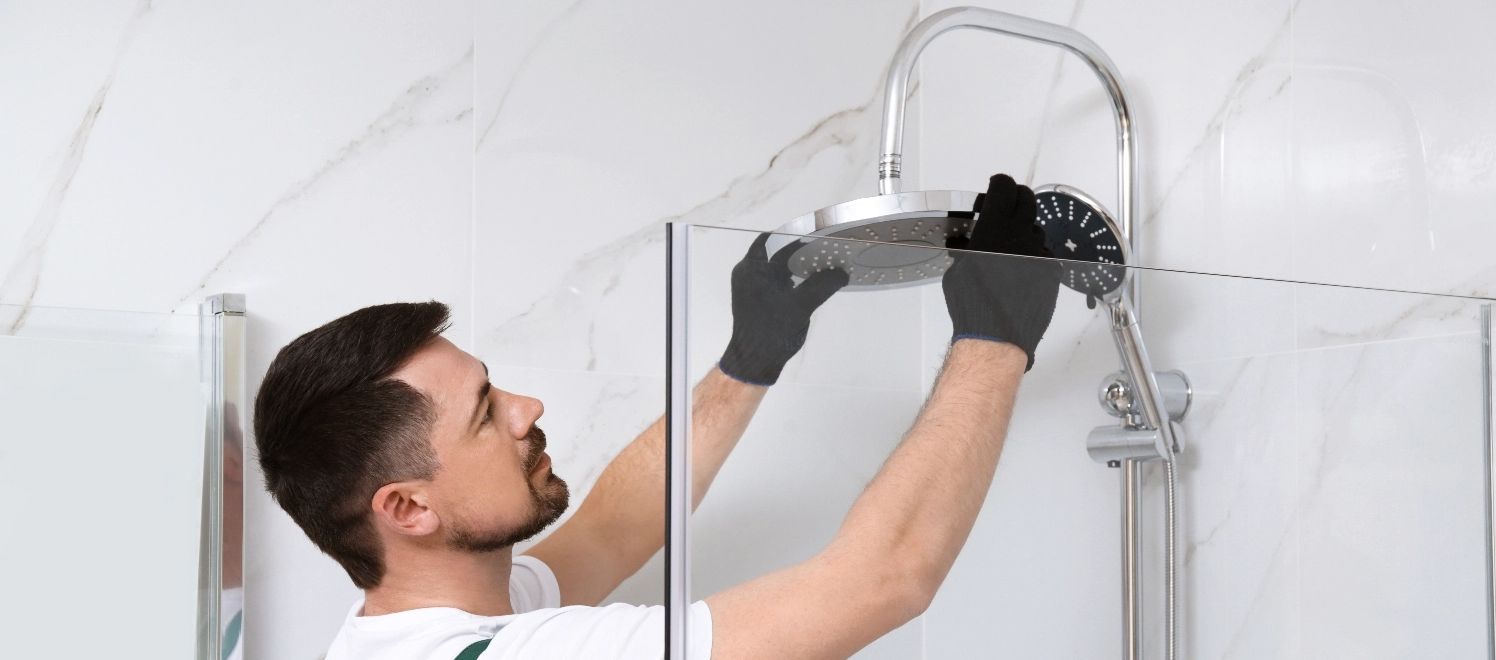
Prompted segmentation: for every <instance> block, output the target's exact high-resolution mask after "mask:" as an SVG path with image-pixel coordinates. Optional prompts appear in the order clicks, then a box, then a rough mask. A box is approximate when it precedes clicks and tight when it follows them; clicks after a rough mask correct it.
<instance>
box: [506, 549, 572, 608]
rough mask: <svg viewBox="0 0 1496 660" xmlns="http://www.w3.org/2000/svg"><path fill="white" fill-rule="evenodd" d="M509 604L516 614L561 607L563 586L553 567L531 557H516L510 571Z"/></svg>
mask: <svg viewBox="0 0 1496 660" xmlns="http://www.w3.org/2000/svg"><path fill="white" fill-rule="evenodd" d="M509 603H510V605H511V606H513V607H514V613H515V614H524V613H525V612H534V611H535V610H539V609H545V608H548V607H561V585H560V584H559V583H557V582H556V574H555V573H553V572H551V567H550V566H546V565H545V562H543V561H540V560H539V559H536V558H535V557H531V556H529V555H519V556H516V557H515V558H514V567H513V568H512V569H510V571H509Z"/></svg>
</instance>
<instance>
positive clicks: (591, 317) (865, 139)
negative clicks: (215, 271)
mask: <svg viewBox="0 0 1496 660" xmlns="http://www.w3.org/2000/svg"><path fill="white" fill-rule="evenodd" d="M880 83H881V81H880ZM918 89H919V84H918V83H917V82H916V83H915V84H913V85H911V86H910V90H909V95H910V96H911V97H913V96H914V95H915V94H917V92H918ZM881 101H882V85H881V84H880V85H879V86H878V89H877V90H876V91H875V93H874V94H873V95H872V96H871V97H870V98H868V99H867V100H866V101H864V102H863V103H861V104H859V105H857V106H854V107H851V108H846V109H843V110H839V111H837V112H833V113H831V114H830V115H828V116H826V117H823V118H821V119H820V120H818V121H817V122H816V123H815V124H814V125H813V126H811V127H810V128H809V129H807V130H806V131H805V132H804V133H802V134H801V135H800V136H798V137H796V138H795V139H794V140H791V141H790V142H789V144H787V145H785V146H784V147H782V148H780V149H779V150H778V151H776V152H774V154H773V155H771V156H770V157H769V159H768V162H767V163H765V165H764V166H763V168H762V169H760V170H759V171H757V172H754V173H751V174H744V175H742V176H739V177H737V178H735V179H733V181H732V183H731V184H729V185H728V187H727V189H726V190H723V191H722V192H720V193H717V194H716V195H714V196H712V197H711V198H709V199H707V200H706V201H703V202H701V203H699V204H697V205H696V206H693V207H692V208H690V209H687V210H685V211H682V212H680V213H676V214H674V215H670V216H666V217H663V218H659V219H657V220H655V221H653V222H651V223H649V224H648V225H646V226H644V227H641V228H639V229H636V230H634V231H633V232H630V233H629V234H627V235H624V236H622V237H620V238H617V239H614V240H613V241H611V242H609V243H608V244H606V245H603V246H601V247H599V248H596V249H594V250H592V251H590V252H587V253H585V254H583V255H580V256H579V257H578V258H577V259H576V260H574V261H573V262H572V264H571V266H570V267H569V268H568V269H567V271H566V273H565V274H564V275H563V276H562V278H561V283H560V284H559V285H558V286H555V287H553V288H552V289H551V290H550V291H549V292H547V293H545V294H543V295H541V296H540V297H539V298H537V299H536V300H535V301H534V302H532V303H531V304H530V306H529V307H528V308H526V309H525V310H524V311H522V312H520V313H519V314H517V315H515V316H512V317H510V318H508V319H505V320H503V321H500V322H498V323H497V324H496V325H495V326H494V328H493V329H492V330H489V331H488V335H489V337H490V338H491V339H492V340H493V341H496V342H505V341H512V340H518V339H522V338H524V337H527V336H532V335H535V334H537V333H541V332H543V331H544V329H545V328H549V327H554V326H555V325H557V324H561V323H565V322H568V320H570V319H576V318H584V319H588V320H587V323H588V328H587V333H586V334H587V337H588V342H587V359H586V360H585V364H586V365H587V367H586V368H587V369H591V368H593V367H595V366H596V364H597V350H596V347H595V342H594V338H595V335H596V332H597V315H596V314H594V313H592V310H594V309H596V308H597V306H598V304H599V303H600V301H601V300H602V299H603V298H605V297H606V296H607V295H608V293H609V292H611V291H612V290H613V289H614V288H615V287H616V286H618V283H619V278H620V277H621V276H622V274H623V272H624V270H625V268H624V267H625V265H626V264H627V263H629V262H630V261H632V260H633V259H634V258H636V257H637V256H638V255H639V254H640V253H642V252H644V251H646V250H648V249H649V248H650V247H652V246H655V245H658V244H661V243H663V241H664V232H663V231H661V228H662V227H663V226H664V225H666V224H669V223H680V224H694V225H712V226H722V227H734V226H737V222H736V219H737V218H741V217H743V216H745V215H748V214H750V213H752V212H753V211H754V210H755V209H757V208H758V207H759V206H760V205H761V204H763V203H764V202H766V201H767V200H769V199H771V198H773V197H774V196H775V195H776V194H778V193H779V192H781V191H782V190H784V189H785V188H786V187H788V186H789V185H790V184H791V183H792V182H794V180H795V178H796V176H797V174H798V173H799V172H800V171H801V169H802V168H804V167H805V165H806V164H807V163H809V162H810V161H811V160H812V159H814V158H816V157H817V156H819V155H821V154H822V153H824V152H826V151H828V150H831V149H841V150H843V151H845V152H846V153H847V154H848V157H849V161H850V167H851V169H869V168H868V167H867V166H868V164H870V163H872V162H873V161H874V159H875V157H876V154H874V151H876V149H875V148H874V145H875V143H876V140H877V137H878V136H877V135H876V134H874V133H872V132H871V131H869V130H867V127H869V126H874V125H875V124H874V123H873V122H871V121H869V119H870V118H869V117H868V113H869V112H880V111H881V110H882V106H881V103H880V102H881Z"/></svg>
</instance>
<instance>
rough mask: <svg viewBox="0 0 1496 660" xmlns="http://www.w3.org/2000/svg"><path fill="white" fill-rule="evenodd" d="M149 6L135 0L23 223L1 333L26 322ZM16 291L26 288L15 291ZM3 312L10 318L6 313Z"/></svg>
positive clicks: (2, 287)
mask: <svg viewBox="0 0 1496 660" xmlns="http://www.w3.org/2000/svg"><path fill="white" fill-rule="evenodd" d="M150 11H151V0H141V2H139V3H137V4H136V7H135V13H134V14H133V15H132V16H131V17H130V20H129V22H128V23H127V24H126V25H125V28H124V31H123V33H122V34H121V36H120V39H119V43H118V45H117V46H115V49H114V56H113V57H112V58H111V63H110V66H109V72H108V73H107V74H106V75H105V76H104V80H103V82H101V83H99V87H98V89H97V90H95V91H94V94H93V98H92V99H91V100H90V101H89V104H88V107H87V108H86V109H85V110H84V111H83V118H82V120H81V121H79V122H78V126H77V128H75V129H74V130H73V136H72V139H71V140H69V141H68V147H67V150H66V151H65V152H64V153H63V158H62V163H61V165H59V166H58V168H57V173H56V174H55V175H54V176H53V177H52V184H51V185H50V186H49V187H48V190H47V195H46V197H45V198H43V200H42V204H41V208H40V209H39V210H38V211H37V214H36V217H35V218H34V219H32V221H31V225H30V226H29V227H28V228H27V230H26V235H25V238H23V239H22V240H21V248H20V253H19V255H18V256H17V258H16V260H15V263H14V264H13V265H12V266H11V268H10V272H9V273H7V274H6V276H5V279H4V280H3V281H0V301H11V302H15V303H16V304H15V305H14V306H9V305H8V306H6V307H4V308H0V326H4V327H5V334H9V335H14V334H16V333H17V332H19V331H20V329H21V326H23V325H25V323H26V316H27V314H28V313H29V312H30V310H31V303H32V301H33V300H35V298H36V290H37V288H38V287H40V286H41V276H42V262H43V260H44V258H45V256H46V253H47V241H48V239H50V238H51V237H52V230H53V229H55V228H56V227H57V221H58V220H59V219H60V218H61V217H62V205H63V202H64V201H65V198H66V197H67V194H68V189H69V188H70V187H72V185H73V177H74V176H76V175H77V174H78V167H79V166H80V165H82V164H83V157H84V154H85V153H86V152H87V151H88V140H89V138H90V137H92V136H93V131H94V125H95V124H96V123H97V122H98V119H99V114H100V113H102V112H103V111H104V102H105V100H106V99H108V97H109V90H110V88H111V87H113V86H114V79H115V74H116V73H117V72H118V71H119V67H120V62H121V61H122V60H123V59H124V56H125V53H126V52H127V51H129V49H130V44H131V43H133V42H134V41H135V37H136V35H137V34H138V33H139V32H140V24H141V22H142V21H143V20H144V19H145V17H146V16H147V14H149V13H150ZM21 291H25V293H24V294H23V293H20V292H21ZM5 316H10V317H11V318H9V319H6V318H4V317H5Z"/></svg>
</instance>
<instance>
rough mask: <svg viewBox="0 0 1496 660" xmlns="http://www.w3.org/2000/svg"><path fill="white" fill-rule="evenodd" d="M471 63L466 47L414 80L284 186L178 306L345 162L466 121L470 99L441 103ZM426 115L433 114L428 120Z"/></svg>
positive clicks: (467, 74) (463, 80) (469, 70)
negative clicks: (426, 129) (413, 134)
mask: <svg viewBox="0 0 1496 660" xmlns="http://www.w3.org/2000/svg"><path fill="white" fill-rule="evenodd" d="M472 65H473V49H472V47H471V46H469V48H468V49H467V50H466V51H465V52H464V53H463V54H462V56H461V57H460V58H458V59H457V61H455V62H453V63H452V64H450V65H448V66H447V67H445V68H443V69H442V70H440V71H437V72H434V73H432V74H430V75H427V76H423V77H421V78H420V79H418V80H416V81H415V82H412V83H411V84H410V86H409V87H407V88H406V89H405V90H404V91H403V92H401V93H400V95H399V96H397V97H395V98H394V100H392V101H391V102H390V104H389V105H388V106H387V107H385V109H384V110H383V111H381V112H380V113H379V115H378V116H376V117H375V118H374V120H373V121H371V122H369V124H368V125H367V126H365V127H364V129H363V131H362V132H360V133H359V134H358V135H357V136H355V137H353V138H352V139H350V140H348V142H346V143H344V144H343V145H342V146H340V147H339V148H338V150H337V151H336V152H334V153H333V154H332V155H330V156H328V158H327V160H326V161H324V162H323V163H322V164H321V165H320V166H319V167H318V168H317V169H316V170H315V171H313V172H311V173H310V174H308V175H306V176H305V177H302V178H301V179H300V180H297V181H296V182H294V183H292V184H291V185H290V186H288V187H287V188H286V190H285V192H283V193H281V195H280V197H278V198H276V200H275V201H274V202H273V203H271V205H270V207H269V208H267V209H266V210H265V211H264V212H263V213H261V214H260V217H259V218H258V219H256V220H255V223H254V225H252V226H251V227H250V228H249V230H248V231H246V232H244V233H243V234H242V235H240V236H239V238H238V239H236V240H235V241H234V242H233V244H232V245H230V246H229V248H228V250H226V251H225V252H224V253H223V256H221V257H219V259H218V262H217V263H215V264H213V266H212V267H211V268H209V269H208V271H207V272H206V273H204V274H203V275H202V277H201V278H199V280H198V283H197V285H195V286H194V287H193V288H192V290H190V291H188V292H186V293H184V294H182V295H181V296H180V297H179V298H178V300H177V306H181V305H183V304H186V303H188V302H189V301H191V300H195V299H197V298H199V297H201V296H202V295H203V294H204V293H205V292H206V291H207V289H208V288H209V286H210V285H211V284H212V283H213V281H214V278H215V277H216V276H217V275H218V274H219V272H220V271H222V270H223V269H224V267H225V266H227V265H228V263H229V262H231V261H232V260H233V259H234V258H235V257H236V256H238V254H239V253H240V251H241V250H242V249H243V248H244V247H245V246H247V245H249V244H251V243H253V242H254V240H255V238H256V237H258V236H259V235H260V233H261V232H262V231H263V230H264V229H265V227H266V226H267V225H269V224H270V223H271V221H273V220H274V219H275V218H276V217H277V216H278V215H279V214H280V213H281V211H283V210H285V209H286V208H287V207H290V206H292V205H294V204H296V203H297V202H299V201H301V200H302V199H304V198H306V197H307V196H309V195H312V194H315V192H316V191H317V189H318V187H319V186H321V185H322V184H323V183H324V182H325V181H327V180H328V179H329V178H330V177H332V176H333V175H334V174H335V173H337V172H339V171H341V170H342V169H343V168H345V167H347V166H348V165H349V163H351V162H354V161H357V160H359V159H362V158H365V157H368V156H370V155H373V154H375V153H377V152H379V151H380V150H381V149H382V148H384V147H385V146H387V145H389V144H390V143H391V142H393V141H394V140H396V139H398V138H400V137H401V136H403V135H404V134H405V133H407V132H409V131H410V130H412V129H415V128H417V127H423V126H440V125H445V124H452V123H455V122H459V121H462V120H464V119H466V118H467V117H469V116H470V115H471V114H472V112H473V107H472V103H471V98H470V97H469V98H468V99H466V100H467V102H466V103H462V104H461V105H462V107H461V108H455V109H454V108H448V107H446V106H445V105H442V103H443V102H444V101H450V100H449V99H445V98H444V96H446V95H449V93H450V90H451V88H453V87H454V86H462V85H465V84H466V83H467V82H468V80H469V79H470V77H471V75H472ZM454 110H455V111H454ZM428 114H434V115H435V116H434V117H428V116H427V115H428Z"/></svg>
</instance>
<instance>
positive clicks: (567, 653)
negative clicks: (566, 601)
mask: <svg viewBox="0 0 1496 660" xmlns="http://www.w3.org/2000/svg"><path fill="white" fill-rule="evenodd" d="M687 616H688V617H689V620H688V622H687V634H688V635H689V637H688V638H687V640H686V645H687V649H686V660H710V658H711V656H712V614H711V610H710V609H708V607H707V604H706V603H705V602H703V601H697V602H695V603H692V604H691V608H690V610H689V611H688V612H687ZM664 656H665V608H664V607H663V606H660V605H653V606H647V605H625V604H621V603H620V604H613V605H607V606H604V607H586V606H582V605H573V606H571V607H562V608H559V609H551V610H543V611H538V612H532V613H530V614H523V615H519V616H516V617H514V619H512V620H511V621H510V622H509V623H508V624H506V625H505V626H504V627H503V628H502V629H500V630H499V632H498V635H496V636H495V637H494V640H493V643H492V644H490V645H489V647H488V649H487V650H486V651H485V652H484V653H483V655H482V656H481V658H482V660H527V659H530V658H545V659H546V660H603V659H606V660H660V658H663V657H664Z"/></svg>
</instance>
